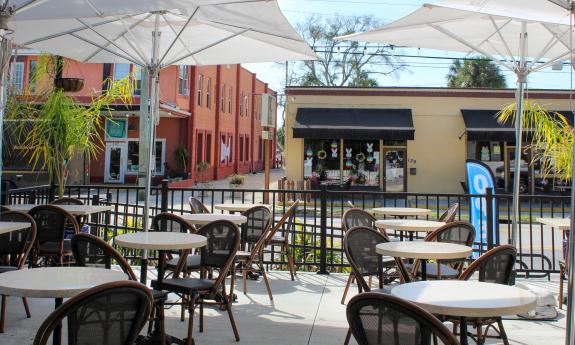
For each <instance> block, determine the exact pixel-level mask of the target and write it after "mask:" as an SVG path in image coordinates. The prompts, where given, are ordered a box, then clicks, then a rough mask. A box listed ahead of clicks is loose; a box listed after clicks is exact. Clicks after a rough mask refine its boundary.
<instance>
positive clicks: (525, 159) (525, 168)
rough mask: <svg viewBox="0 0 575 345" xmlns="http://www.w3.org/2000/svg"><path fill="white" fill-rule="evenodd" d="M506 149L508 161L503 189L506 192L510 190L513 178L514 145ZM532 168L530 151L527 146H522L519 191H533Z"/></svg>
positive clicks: (511, 189)
mask: <svg viewBox="0 0 575 345" xmlns="http://www.w3.org/2000/svg"><path fill="white" fill-rule="evenodd" d="M506 151H507V152H506V154H507V157H506V158H507V162H508V163H507V167H506V169H505V185H506V186H505V187H506V188H505V189H506V191H507V192H512V191H513V180H514V178H515V146H507V150H506ZM532 169H533V167H532V165H531V152H530V150H529V149H528V148H523V152H521V174H520V183H519V191H520V193H530V194H532V193H533V189H534V188H533V187H534V186H533V182H534V181H533V171H532Z"/></svg>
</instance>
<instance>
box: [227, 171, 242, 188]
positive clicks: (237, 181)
mask: <svg viewBox="0 0 575 345" xmlns="http://www.w3.org/2000/svg"><path fill="white" fill-rule="evenodd" d="M245 179H246V178H245V176H243V175H239V174H233V175H232V176H230V178H229V182H230V187H232V188H240V187H241V186H243V185H244V182H245Z"/></svg>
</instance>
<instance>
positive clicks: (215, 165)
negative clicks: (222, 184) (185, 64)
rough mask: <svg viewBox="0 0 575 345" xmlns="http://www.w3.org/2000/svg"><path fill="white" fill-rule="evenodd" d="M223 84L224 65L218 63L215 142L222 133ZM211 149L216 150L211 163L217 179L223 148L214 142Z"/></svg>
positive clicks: (213, 174) (214, 176) (213, 138)
mask: <svg viewBox="0 0 575 345" xmlns="http://www.w3.org/2000/svg"><path fill="white" fill-rule="evenodd" d="M221 84H222V66H221V65H218V66H217V69H216V92H215V94H216V105H215V107H216V124H215V126H214V128H215V129H214V131H215V134H213V135H212V141H213V142H214V143H219V139H218V138H219V134H218V133H220V115H221V113H222V108H221V105H222V101H221V98H222V85H221ZM225 106H226V100H225V99H224V107H225ZM210 149H211V150H213V151H214V154H213V155H210V157H213V158H212V162H211V164H212V165H213V166H212V171H213V172H212V176H213V179H214V180H217V179H218V178H219V176H218V175H219V174H218V165H219V164H220V151H221V150H218V149H216V145H215V144H213V143H212V144H211V145H210Z"/></svg>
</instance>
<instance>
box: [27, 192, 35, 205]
mask: <svg viewBox="0 0 575 345" xmlns="http://www.w3.org/2000/svg"><path fill="white" fill-rule="evenodd" d="M28 203H29V204H35V203H36V191H35V190H31V191H30V194H28Z"/></svg>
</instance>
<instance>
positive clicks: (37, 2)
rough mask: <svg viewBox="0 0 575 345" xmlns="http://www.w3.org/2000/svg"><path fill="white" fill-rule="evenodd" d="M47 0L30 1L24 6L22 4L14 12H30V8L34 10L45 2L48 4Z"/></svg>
mask: <svg viewBox="0 0 575 345" xmlns="http://www.w3.org/2000/svg"><path fill="white" fill-rule="evenodd" d="M46 1H47V0H30V1H28V2H26V3H24V4H22V5H21V6H20V7H18V8H17V9H16V10H15V11H14V12H15V13H20V12H23V11H26V10H28V9H29V8H32V7H34V6H37V5H40V4H42V3H43V2H46Z"/></svg>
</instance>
